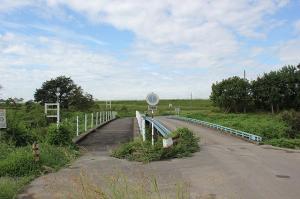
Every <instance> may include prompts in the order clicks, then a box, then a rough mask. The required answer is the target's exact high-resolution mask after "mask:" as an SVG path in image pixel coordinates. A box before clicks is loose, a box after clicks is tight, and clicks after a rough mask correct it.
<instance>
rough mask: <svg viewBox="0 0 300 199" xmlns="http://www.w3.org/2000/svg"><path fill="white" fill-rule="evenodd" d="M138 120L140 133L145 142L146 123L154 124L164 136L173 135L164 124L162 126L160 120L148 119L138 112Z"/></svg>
mask: <svg viewBox="0 0 300 199" xmlns="http://www.w3.org/2000/svg"><path fill="white" fill-rule="evenodd" d="M136 119H137V122H138V125H139V129H140V133H141V134H142V136H143V140H144V141H145V139H146V136H145V133H146V132H145V121H148V122H150V123H152V122H153V126H154V128H155V129H156V130H157V131H158V132H159V133H160V134H161V135H162V136H163V137H167V136H168V135H169V134H171V131H170V130H169V129H167V128H166V127H165V126H164V125H163V124H161V123H160V122H159V121H158V120H156V119H153V118H151V117H146V116H145V115H143V114H141V113H140V112H138V111H136Z"/></svg>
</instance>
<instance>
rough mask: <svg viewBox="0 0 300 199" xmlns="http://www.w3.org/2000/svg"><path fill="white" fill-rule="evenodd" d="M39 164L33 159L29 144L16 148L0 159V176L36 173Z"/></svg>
mask: <svg viewBox="0 0 300 199" xmlns="http://www.w3.org/2000/svg"><path fill="white" fill-rule="evenodd" d="M39 168H40V164H36V163H35V162H34V159H33V155H32V151H31V148H30V146H27V147H21V148H16V149H15V150H14V151H13V152H11V153H9V154H8V155H7V156H6V158H5V159H3V160H1V161H0V177H2V176H14V177H16V176H26V175H36V174H37V173H38V170H39Z"/></svg>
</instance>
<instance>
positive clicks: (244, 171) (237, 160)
mask: <svg viewBox="0 0 300 199" xmlns="http://www.w3.org/2000/svg"><path fill="white" fill-rule="evenodd" d="M159 120H160V121H161V122H162V123H163V124H164V125H165V126H166V127H168V128H169V129H171V130H175V129H176V128H178V127H187V128H189V129H191V130H192V131H193V132H194V133H195V134H196V135H197V136H200V138H201V141H200V143H201V152H200V153H197V154H196V155H195V156H194V157H193V158H191V159H187V160H186V163H185V164H183V165H182V168H180V172H181V173H182V175H183V176H184V177H185V178H186V179H189V180H190V182H191V185H192V187H191V191H192V194H193V195H197V194H199V195H208V194H212V195H214V196H216V198H243V199H244V198H249V199H253V198H266V199H268V198H272V199H277V198H278V199H283V198H286V199H287V198H291V199H299V198H300V153H299V152H290V151H285V150H274V149H267V148H265V147H264V146H258V145H255V144H252V143H247V142H245V141H243V140H241V139H239V138H235V137H232V136H228V135H224V134H222V133H220V132H217V131H216V130H213V129H208V128H206V127H202V126H199V125H194V124H190V123H186V122H183V121H178V120H172V119H167V118H163V117H162V118H159Z"/></svg>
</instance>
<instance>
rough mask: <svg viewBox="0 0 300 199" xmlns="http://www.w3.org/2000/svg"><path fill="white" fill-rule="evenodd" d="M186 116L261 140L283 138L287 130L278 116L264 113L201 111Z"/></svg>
mask: <svg viewBox="0 0 300 199" xmlns="http://www.w3.org/2000/svg"><path fill="white" fill-rule="evenodd" d="M186 116H187V117H190V118H195V119H199V120H203V121H207V122H211V123H215V124H220V125H223V126H226V127H229V128H233V129H237V130H241V131H245V132H248V133H253V134H256V135H260V136H262V137H263V139H272V138H281V137H284V136H285V135H286V133H285V132H286V130H287V129H288V127H287V125H286V123H285V122H284V121H282V119H281V117H280V116H276V115H272V114H265V113H255V114H254V113H248V114H235V113H230V114H226V113H217V112H211V111H203V112H199V113H193V114H187V115H186Z"/></svg>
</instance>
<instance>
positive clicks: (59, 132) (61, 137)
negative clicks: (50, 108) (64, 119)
mask: <svg viewBox="0 0 300 199" xmlns="http://www.w3.org/2000/svg"><path fill="white" fill-rule="evenodd" d="M71 129H72V127H71V126H70V125H69V124H68V123H63V124H61V125H60V126H59V128H57V126H56V124H52V125H50V126H49V128H48V133H47V138H46V140H47V142H48V143H49V144H53V145H59V146H67V145H72V137H73V135H72V130H71Z"/></svg>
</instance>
